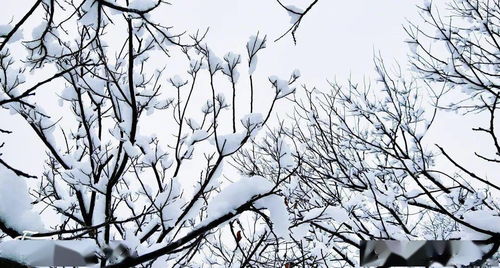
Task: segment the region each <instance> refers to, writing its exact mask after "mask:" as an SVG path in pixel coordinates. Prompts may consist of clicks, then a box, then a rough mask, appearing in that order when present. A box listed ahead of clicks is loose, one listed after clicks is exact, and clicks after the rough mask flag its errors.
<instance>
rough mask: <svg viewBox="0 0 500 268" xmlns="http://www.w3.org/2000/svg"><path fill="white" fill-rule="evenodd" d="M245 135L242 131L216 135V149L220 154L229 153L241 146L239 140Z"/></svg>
mask: <svg viewBox="0 0 500 268" xmlns="http://www.w3.org/2000/svg"><path fill="white" fill-rule="evenodd" d="M245 137H246V134H243V133H231V134H226V135H218V136H217V146H218V150H219V151H220V153H221V154H222V155H229V154H232V153H234V152H236V151H237V150H238V149H239V148H240V147H241V142H242V141H243V139H244V138H245Z"/></svg>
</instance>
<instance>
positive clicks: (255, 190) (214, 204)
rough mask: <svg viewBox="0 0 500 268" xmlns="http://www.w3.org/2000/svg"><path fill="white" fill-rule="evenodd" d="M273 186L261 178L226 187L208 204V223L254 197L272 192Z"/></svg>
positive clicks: (241, 181)
mask: <svg viewBox="0 0 500 268" xmlns="http://www.w3.org/2000/svg"><path fill="white" fill-rule="evenodd" d="M272 188H273V184H272V183H271V182H270V181H268V180H267V179H265V178H264V177H261V176H252V177H244V178H241V179H240V180H239V181H236V182H233V183H231V184H229V185H228V186H226V187H225V188H224V189H222V190H221V192H220V193H219V194H218V195H216V196H215V197H214V198H212V199H211V200H210V201H209V202H208V206H207V214H208V218H207V220H208V221H211V220H215V219H217V218H219V217H221V216H223V215H225V214H227V213H229V212H232V211H234V210H235V209H236V208H238V207H239V206H241V205H243V204H244V203H246V202H248V201H249V200H250V199H252V197H254V196H257V195H259V194H264V193H267V192H269V191H271V190H272Z"/></svg>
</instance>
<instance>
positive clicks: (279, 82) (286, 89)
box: [269, 75, 295, 98]
mask: <svg viewBox="0 0 500 268" xmlns="http://www.w3.org/2000/svg"><path fill="white" fill-rule="evenodd" d="M269 81H271V83H272V84H273V87H274V88H275V89H276V95H277V97H278V98H283V97H285V96H287V95H289V94H291V93H293V92H294V90H295V89H294V88H290V85H289V84H288V81H287V80H284V79H280V78H278V77H277V76H275V75H273V76H270V77H269Z"/></svg>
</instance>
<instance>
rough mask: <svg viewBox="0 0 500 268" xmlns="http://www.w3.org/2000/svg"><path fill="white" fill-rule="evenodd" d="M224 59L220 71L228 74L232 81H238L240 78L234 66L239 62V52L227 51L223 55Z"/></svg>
mask: <svg viewBox="0 0 500 268" xmlns="http://www.w3.org/2000/svg"><path fill="white" fill-rule="evenodd" d="M224 61H225V62H226V64H225V65H224V66H223V68H222V72H223V73H224V74H225V75H227V76H229V77H230V78H231V79H233V80H234V82H235V83H236V82H238V79H239V78H240V73H239V72H238V70H237V69H236V66H238V64H240V63H241V56H240V55H239V54H236V53H233V52H229V53H227V54H226V55H225V56H224Z"/></svg>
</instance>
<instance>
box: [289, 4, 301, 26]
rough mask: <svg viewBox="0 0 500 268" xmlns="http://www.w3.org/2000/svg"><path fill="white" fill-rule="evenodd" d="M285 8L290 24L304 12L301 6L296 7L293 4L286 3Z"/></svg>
mask: <svg viewBox="0 0 500 268" xmlns="http://www.w3.org/2000/svg"><path fill="white" fill-rule="evenodd" d="M286 8H287V12H288V16H290V23H292V24H294V23H296V22H297V21H298V20H299V19H300V16H301V15H302V13H304V11H303V10H302V9H301V8H299V7H296V6H294V5H288V6H286Z"/></svg>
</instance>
